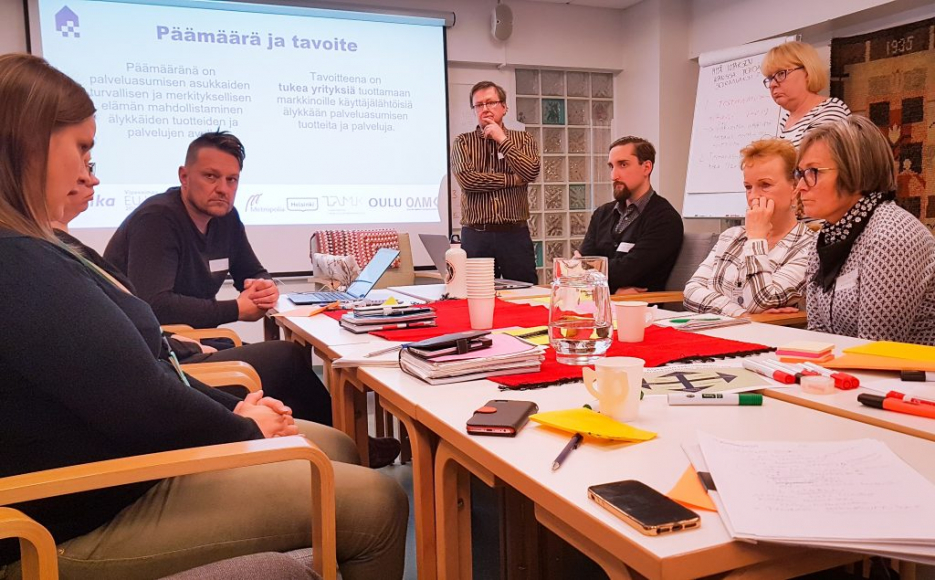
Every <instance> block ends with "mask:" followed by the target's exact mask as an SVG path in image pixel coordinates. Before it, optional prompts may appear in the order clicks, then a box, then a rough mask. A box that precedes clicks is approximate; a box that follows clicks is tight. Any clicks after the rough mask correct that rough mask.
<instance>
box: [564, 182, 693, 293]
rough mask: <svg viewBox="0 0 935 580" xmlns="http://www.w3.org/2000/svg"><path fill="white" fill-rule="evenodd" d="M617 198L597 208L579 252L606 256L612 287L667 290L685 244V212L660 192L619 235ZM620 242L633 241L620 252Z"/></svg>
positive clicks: (612, 290)
mask: <svg viewBox="0 0 935 580" xmlns="http://www.w3.org/2000/svg"><path fill="white" fill-rule="evenodd" d="M615 205H617V202H616V201H612V202H610V203H605V204H604V205H602V206H601V207H599V208H597V209H596V210H594V214H593V215H592V216H591V223H590V224H589V225H588V233H587V234H585V236H584V242H582V244H581V247H580V248H579V250H578V251H579V252H580V253H581V255H582V256H606V257H607V260H608V262H609V264H608V265H609V272H608V284H609V285H610V291H611V292H616V291H617V289H618V288H626V287H630V286H636V287H639V288H647V289H648V290H649V291H650V292H656V291H659V290H666V287H665V285H666V280H667V279H668V278H669V273H670V272H671V271H672V266H674V265H675V259H676V258H678V255H679V250H680V249H681V248H682V236H683V235H684V233H685V230H684V228H683V226H682V216H680V215H679V212H677V211H675V208H674V207H672V204H670V203H669V202H668V200H666V198H664V197H662V196H661V195H659V194H658V193H656V194H654V195H653V196H652V197H651V198H650V199H649V201H648V202H647V203H646V207H645V208H644V209H643V212H642V213H641V214H640V216H639V217H638V218H637V219H636V221H635V222H633V224H632V225H630V227H628V228H627V229H626V230H624V232H623V233H622V234H620V235H618V234H615V233H614V225H615V224H616V223H617V220H618V219H620V215H619V214H618V213H617V212H616V211H614V206H615ZM621 242H625V243H629V244H633V247H632V248H630V250H629V251H627V252H618V251H617V249H618V247H619V246H620V243H621Z"/></svg>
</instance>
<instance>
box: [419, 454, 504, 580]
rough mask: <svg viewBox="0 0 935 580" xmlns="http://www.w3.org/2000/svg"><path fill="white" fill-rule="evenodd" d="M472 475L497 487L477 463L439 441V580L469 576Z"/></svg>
mask: <svg viewBox="0 0 935 580" xmlns="http://www.w3.org/2000/svg"><path fill="white" fill-rule="evenodd" d="M471 473H473V474H474V475H475V476H477V477H478V478H479V479H480V480H481V481H483V482H484V483H486V484H487V485H489V486H490V487H493V486H495V485H497V483H498V482H497V479H496V477H494V475H493V473H491V472H490V471H488V470H487V469H486V468H484V467H483V466H481V465H480V464H479V463H477V462H476V461H474V460H473V459H471V458H470V457H468V456H467V455H465V454H463V453H461V452H460V451H458V450H457V449H455V448H454V447H453V446H452V445H451V444H449V443H447V442H445V441H439V443H438V450H437V451H436V452H435V518H436V521H435V525H436V528H437V531H436V533H435V538H436V540H435V544H436V549H437V552H438V577H439V578H440V579H442V580H448V579H455V578H459V579H463V580H469V579H470V578H471V575H472V569H471V568H472V567H471V479H470V474H471Z"/></svg>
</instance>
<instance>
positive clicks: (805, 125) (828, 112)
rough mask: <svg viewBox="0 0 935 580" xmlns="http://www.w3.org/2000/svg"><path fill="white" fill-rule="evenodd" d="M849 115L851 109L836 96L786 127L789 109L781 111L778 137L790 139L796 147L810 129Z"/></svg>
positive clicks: (819, 104)
mask: <svg viewBox="0 0 935 580" xmlns="http://www.w3.org/2000/svg"><path fill="white" fill-rule="evenodd" d="M850 116H851V110H850V109H848V108H847V105H845V104H844V101H842V100H841V99H839V98H837V97H832V98H830V99H827V100H824V101H822V102H820V103H818V104H817V105H815V106H814V107H812V110H810V111H809V112H807V113H805V116H804V117H802V118H801V119H799V120H798V121H797V122H796V123H795V124H794V125H792V126H791V127H789V128H786V121H787V120H789V111H783V112H782V116H781V117H780V119H779V138H780V139H785V140H786V141H792V144H793V145H794V146H795V148H796V149H798V148H799V143H801V142H802V139H803V138H804V137H805V134H806V133H808V132H809V131H810V130H811V129H813V128H815V127H817V126H819V125H824V124H825V123H833V122H835V121H840V120H841V119H846V118H848V117H850Z"/></svg>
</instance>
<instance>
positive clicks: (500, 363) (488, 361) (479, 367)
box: [399, 334, 544, 385]
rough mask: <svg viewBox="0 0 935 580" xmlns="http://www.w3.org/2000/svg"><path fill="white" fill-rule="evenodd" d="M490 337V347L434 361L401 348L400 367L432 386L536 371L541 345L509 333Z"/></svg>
mask: <svg viewBox="0 0 935 580" xmlns="http://www.w3.org/2000/svg"><path fill="white" fill-rule="evenodd" d="M490 338H491V345H490V348H484V349H480V350H472V351H470V352H466V353H464V354H449V355H444V356H439V357H435V358H423V357H421V356H419V355H417V354H415V353H413V352H412V351H410V350H409V349H403V350H402V351H401V352H400V354H399V366H400V368H402V369H403V370H404V371H406V372H407V373H409V374H411V375H413V376H416V377H419V378H420V379H422V380H423V381H425V382H427V383H429V384H432V385H442V384H447V383H460V382H463V381H474V380H478V379H484V378H487V377H495V376H500V375H515V374H521V373H536V372H539V370H540V367H541V364H542V359H543V358H544V354H543V353H544V349H543V348H542V347H541V346H536V345H534V344H531V343H529V342H526V341H525V340H522V339H520V338H516V337H515V336H510V335H509V334H491V335H490Z"/></svg>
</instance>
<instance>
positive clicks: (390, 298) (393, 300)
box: [380, 296, 399, 306]
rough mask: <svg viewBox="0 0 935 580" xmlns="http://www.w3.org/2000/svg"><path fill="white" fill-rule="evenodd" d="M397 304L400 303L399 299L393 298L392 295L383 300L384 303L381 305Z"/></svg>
mask: <svg viewBox="0 0 935 580" xmlns="http://www.w3.org/2000/svg"><path fill="white" fill-rule="evenodd" d="M396 304H399V301H397V300H396V299H395V298H393V297H392V296H390V297H389V298H387V299H386V300H385V301H384V302H383V304H381V305H380V306H393V305H396Z"/></svg>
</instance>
